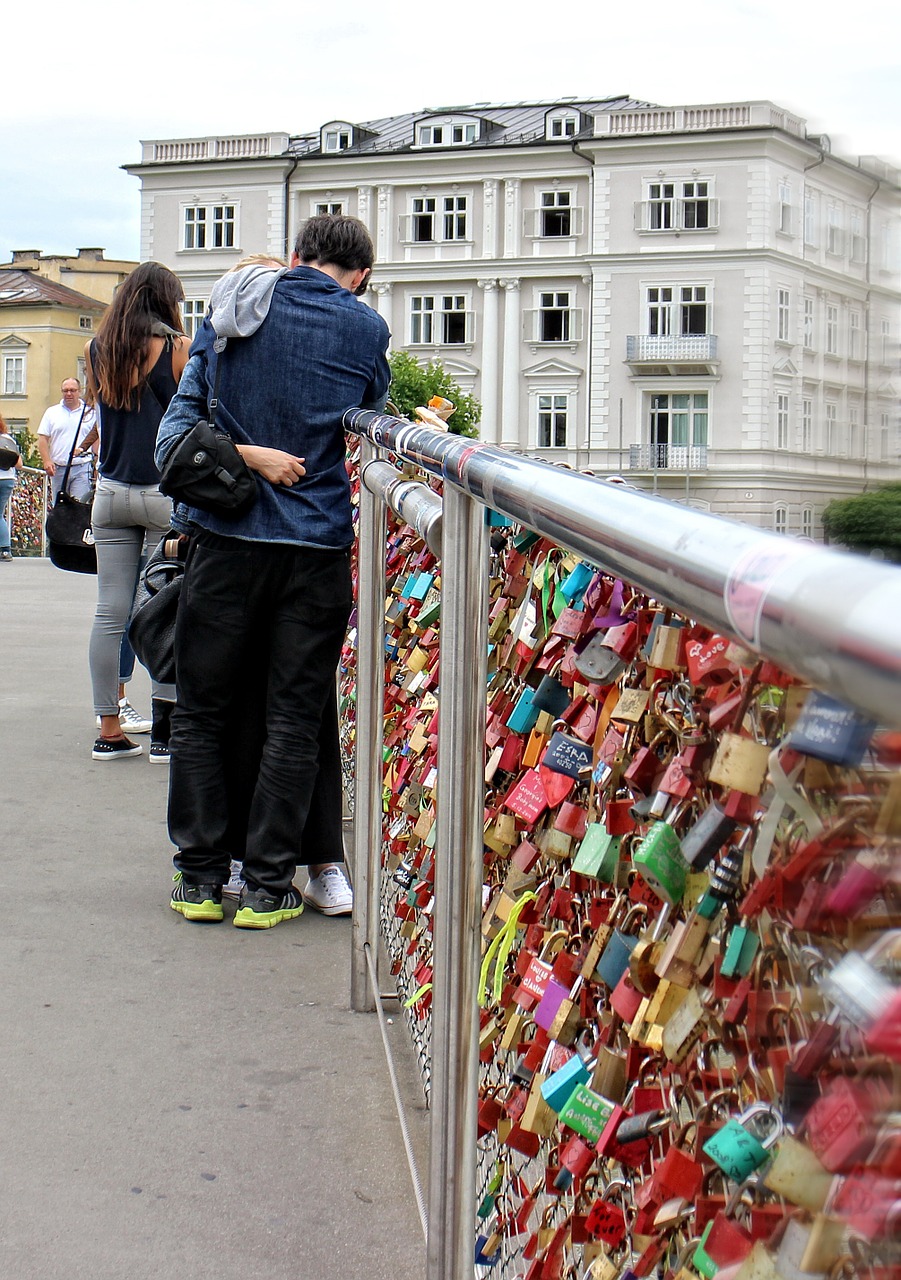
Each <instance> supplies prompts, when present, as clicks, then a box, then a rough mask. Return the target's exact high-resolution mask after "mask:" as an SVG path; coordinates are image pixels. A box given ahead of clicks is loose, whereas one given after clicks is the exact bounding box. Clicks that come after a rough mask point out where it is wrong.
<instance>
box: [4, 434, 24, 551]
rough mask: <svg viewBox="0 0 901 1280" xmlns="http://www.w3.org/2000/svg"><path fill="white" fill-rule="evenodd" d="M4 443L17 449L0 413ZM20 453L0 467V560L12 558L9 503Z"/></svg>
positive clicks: (18, 465) (20, 459)
mask: <svg viewBox="0 0 901 1280" xmlns="http://www.w3.org/2000/svg"><path fill="white" fill-rule="evenodd" d="M3 444H6V445H8V446H10V447H11V448H13V449H18V447H19V446H18V444H17V443H16V441H15V438H14V437H13V436H12V434H11V433H10V430H9V428H8V427H7V425H6V422H5V421H4V419H3V417H2V415H0V445H3ZM21 466H22V455H21V454H19V457H18V459H17V460H16V461H15V462H14V463H13V465H12V466H11V467H0V561H3V560H12V558H13V552H12V528H11V524H10V521H11V518H12V512H11V503H10V499H11V498H12V496H13V489H15V487H16V472H17V471H19V470H20V469H21Z"/></svg>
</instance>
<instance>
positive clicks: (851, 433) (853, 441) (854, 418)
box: [848, 404, 860, 458]
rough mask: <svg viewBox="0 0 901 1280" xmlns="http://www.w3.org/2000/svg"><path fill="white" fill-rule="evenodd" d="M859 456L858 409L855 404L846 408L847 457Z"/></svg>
mask: <svg viewBox="0 0 901 1280" xmlns="http://www.w3.org/2000/svg"><path fill="white" fill-rule="evenodd" d="M859 456H860V407H859V405H856V404H851V405H849V406H848V457H849V458H857V457H859Z"/></svg>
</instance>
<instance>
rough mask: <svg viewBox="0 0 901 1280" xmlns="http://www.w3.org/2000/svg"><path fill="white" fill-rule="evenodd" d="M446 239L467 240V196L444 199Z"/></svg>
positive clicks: (446, 197)
mask: <svg viewBox="0 0 901 1280" xmlns="http://www.w3.org/2000/svg"><path fill="white" fill-rule="evenodd" d="M443 231H444V239H445V240H465V239H466V196H445V197H444V226H443Z"/></svg>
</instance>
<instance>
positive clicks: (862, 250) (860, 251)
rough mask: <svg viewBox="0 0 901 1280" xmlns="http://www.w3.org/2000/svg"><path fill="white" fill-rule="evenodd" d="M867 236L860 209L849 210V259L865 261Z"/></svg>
mask: <svg viewBox="0 0 901 1280" xmlns="http://www.w3.org/2000/svg"><path fill="white" fill-rule="evenodd" d="M866 260H867V238H866V235H865V233H864V216H863V213H862V212H861V210H860V209H854V210H852V212H851V261H852V262H866Z"/></svg>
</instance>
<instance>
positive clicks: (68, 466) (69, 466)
mask: <svg viewBox="0 0 901 1280" xmlns="http://www.w3.org/2000/svg"><path fill="white" fill-rule="evenodd" d="M87 411H88V406H87V402H86V401H84V400H82V402H81V417H80V418H79V419H78V426H77V427H76V428H75V435H74V436H73V437H72V448H71V449H70V450H69V461H68V462H67V463H66V474H65V475H64V476H63V482H62V484H61V485H60V490H59V491H60V493H68V491H69V472H70V471H71V470H72V459H73V458H74V457H75V446H76V445H77V444H78V437H79V435H80V433H81V424H82V423H83V422H84V415H85V414H86V413H87Z"/></svg>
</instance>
